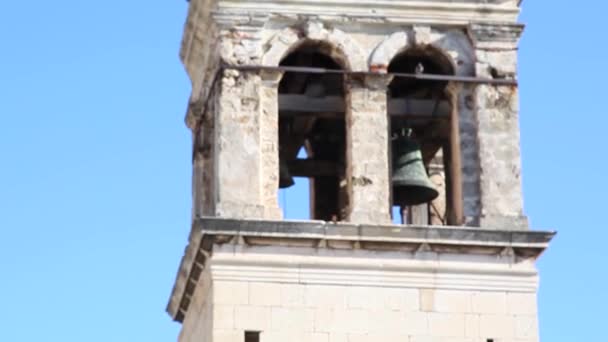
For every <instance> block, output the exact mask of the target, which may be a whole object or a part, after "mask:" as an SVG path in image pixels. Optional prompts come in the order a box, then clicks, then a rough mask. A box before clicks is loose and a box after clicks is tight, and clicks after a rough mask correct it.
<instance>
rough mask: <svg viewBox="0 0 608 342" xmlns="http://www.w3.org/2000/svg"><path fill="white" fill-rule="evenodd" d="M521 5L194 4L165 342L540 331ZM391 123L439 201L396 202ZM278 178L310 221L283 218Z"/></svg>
mask: <svg viewBox="0 0 608 342" xmlns="http://www.w3.org/2000/svg"><path fill="white" fill-rule="evenodd" d="M520 2H521V1H520V0H483V1H482V0H418V1H413V0H411V1H410V0H403V1H389V0H382V1H381V0H369V1H365V0H360V1H346V0H333V1H316V0H299V1H295V0H284V1H268V0H259V1H235V0H191V1H190V4H189V12H188V18H187V22H186V25H185V32H184V38H183V42H182V47H181V54H180V56H181V59H182V61H183V63H184V65H185V66H186V70H187V72H188V74H189V76H190V79H191V81H192V95H191V97H190V102H189V106H188V112H187V118H186V122H187V125H188V127H189V128H190V129H191V130H192V132H193V155H192V162H193V183H192V184H193V212H192V222H193V223H192V230H191V233H190V236H189V240H188V245H187V248H186V252H185V255H184V257H183V259H182V261H181V265H180V267H179V271H178V275H177V279H176V282H175V286H174V289H173V292H172V294H171V298H170V302H169V305H168V309H167V310H168V312H169V314H170V315H171V317H172V318H173V319H174V320H176V321H179V322H181V323H182V332H181V334H180V336H179V341H181V342H194V341H197V342H284V341H286V340H289V341H294V342H355V341H357V342H358V341H369V342H372V341H374V342H375V341H384V342H422V341H438V342H444V341H445V342H490V341H491V342H537V341H538V340H539V337H538V320H537V302H536V298H537V297H536V294H537V288H538V274H537V271H536V268H535V261H536V259H537V258H538V256H539V255H540V254H541V253H542V252H543V250H544V249H545V248H547V246H548V244H549V241H550V240H551V238H552V237H553V234H554V233H552V232H540V231H532V230H529V227H528V221H527V219H526V217H525V216H524V215H523V204H522V191H521V180H520V169H521V168H520V152H519V127H518V95H517V81H516V80H517V77H516V70H517V68H516V63H517V44H518V39H519V37H520V34H521V33H522V31H523V26H522V25H521V24H518V23H517V17H518V14H519V10H520V9H519V5H520ZM405 132H407V133H405ZM399 134H402V136H403V135H404V134H406V135H407V138H408V139H415V140H416V141H417V143H418V145H419V147H420V152H421V157H420V159H419V160H418V163H419V164H418V165H421V164H420V163H422V164H423V165H424V167H425V168H426V170H427V172H428V174H429V177H430V180H431V181H432V182H433V183H434V186H435V188H436V190H437V192H438V193H439V195H438V196H437V197H435V198H433V199H428V200H426V202H424V203H415V204H411V203H408V204H407V205H406V204H404V203H405V202H400V201H398V200H397V197H398V196H396V189H397V188H396V187H395V186H394V182H393V181H394V176H395V173H396V172H397V171H396V170H395V163H394V160H395V159H394V158H395V155H393V152H394V150H395V148H394V146H395V139H396V137H398V136H399ZM397 140H398V139H397ZM301 151H305V154H306V156H307V157H306V158H302V152H301ZM422 169H423V170H424V168H422ZM292 177H304V178H307V179H309V180H310V190H309V198H307V199H306V200H307V201H309V202H310V220H308V221H288V220H284V219H283V217H282V216H283V215H282V211H281V208H280V206H279V201H278V190H279V187H287V186H289V185H290V184H291V181H292ZM406 195H407V192H406ZM395 208H399V210H398V211H396V210H394V209H395ZM396 213H398V214H396ZM395 216H401V217H395ZM396 221H400V222H401V223H402V224H394V223H393V222H396Z"/></svg>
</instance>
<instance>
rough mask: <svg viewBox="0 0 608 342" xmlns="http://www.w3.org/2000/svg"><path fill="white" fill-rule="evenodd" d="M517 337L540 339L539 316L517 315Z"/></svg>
mask: <svg viewBox="0 0 608 342" xmlns="http://www.w3.org/2000/svg"><path fill="white" fill-rule="evenodd" d="M515 338H518V339H538V318H537V316H536V315H524V316H515Z"/></svg>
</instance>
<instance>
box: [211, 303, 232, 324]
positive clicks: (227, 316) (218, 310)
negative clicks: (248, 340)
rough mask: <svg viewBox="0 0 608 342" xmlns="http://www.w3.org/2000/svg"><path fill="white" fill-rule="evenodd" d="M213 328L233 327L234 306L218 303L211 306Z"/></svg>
mask: <svg viewBox="0 0 608 342" xmlns="http://www.w3.org/2000/svg"><path fill="white" fill-rule="evenodd" d="M213 328H214V329H222V330H232V329H234V306H232V305H219V304H218V305H214V306H213Z"/></svg>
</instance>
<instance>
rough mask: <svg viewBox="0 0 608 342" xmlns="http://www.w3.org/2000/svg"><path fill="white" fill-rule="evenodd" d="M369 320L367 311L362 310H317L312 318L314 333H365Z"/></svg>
mask: <svg viewBox="0 0 608 342" xmlns="http://www.w3.org/2000/svg"><path fill="white" fill-rule="evenodd" d="M371 319H372V317H371V316H370V314H369V311H367V310H363V309H329V308H317V309H316V310H315V316H314V331H315V332H328V333H358V334H361V333H367V332H368V329H369V325H370V323H371V322H372V321H371Z"/></svg>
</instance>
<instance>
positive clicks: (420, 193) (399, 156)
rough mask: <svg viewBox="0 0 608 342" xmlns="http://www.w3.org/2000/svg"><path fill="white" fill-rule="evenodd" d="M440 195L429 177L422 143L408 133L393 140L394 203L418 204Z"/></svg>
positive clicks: (401, 204) (402, 204) (403, 204)
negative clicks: (423, 157)
mask: <svg viewBox="0 0 608 342" xmlns="http://www.w3.org/2000/svg"><path fill="white" fill-rule="evenodd" d="M437 196H439V192H437V190H436V189H435V186H434V185H433V183H432V182H431V180H430V179H429V177H428V175H427V173H426V168H425V167H424V162H423V161H422V152H420V145H419V144H418V143H417V142H415V141H413V140H412V139H411V138H409V137H408V136H406V135H400V136H398V137H397V138H396V139H395V140H393V203H394V204H395V205H400V206H406V205H418V204H422V203H427V202H430V201H432V200H434V199H435V198H437Z"/></svg>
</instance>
